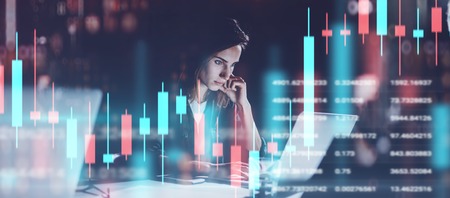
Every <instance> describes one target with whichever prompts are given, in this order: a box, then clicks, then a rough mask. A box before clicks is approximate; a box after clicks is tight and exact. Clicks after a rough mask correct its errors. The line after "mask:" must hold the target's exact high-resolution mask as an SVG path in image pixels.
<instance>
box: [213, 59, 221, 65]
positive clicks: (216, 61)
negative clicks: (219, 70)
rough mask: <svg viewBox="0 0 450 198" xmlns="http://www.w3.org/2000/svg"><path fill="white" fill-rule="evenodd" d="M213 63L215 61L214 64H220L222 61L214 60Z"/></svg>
mask: <svg viewBox="0 0 450 198" xmlns="http://www.w3.org/2000/svg"><path fill="white" fill-rule="evenodd" d="M214 63H215V64H216V65H222V61H221V60H215V61H214Z"/></svg>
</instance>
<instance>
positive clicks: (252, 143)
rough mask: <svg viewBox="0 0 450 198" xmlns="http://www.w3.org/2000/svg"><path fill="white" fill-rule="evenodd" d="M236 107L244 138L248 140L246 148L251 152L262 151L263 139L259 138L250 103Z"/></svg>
mask: <svg viewBox="0 0 450 198" xmlns="http://www.w3.org/2000/svg"><path fill="white" fill-rule="evenodd" d="M236 107H237V114H238V115H239V118H240V128H241V129H242V131H243V132H244V137H243V138H244V139H245V140H246V141H245V148H247V150H249V151H250V150H256V151H259V150H260V149H261V137H260V136H259V132H258V128H257V127H256V125H255V121H254V120H253V113H252V107H251V105H250V102H248V101H247V102H246V103H245V104H236ZM253 132H254V133H253Z"/></svg>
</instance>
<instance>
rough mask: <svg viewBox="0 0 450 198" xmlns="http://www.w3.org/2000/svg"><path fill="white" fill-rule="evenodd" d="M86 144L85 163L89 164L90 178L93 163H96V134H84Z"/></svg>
mask: <svg viewBox="0 0 450 198" xmlns="http://www.w3.org/2000/svg"><path fill="white" fill-rule="evenodd" d="M84 145H85V148H84V149H85V153H86V158H85V161H84V162H85V163H86V164H89V178H91V164H95V135H94V134H86V135H85V136H84Z"/></svg>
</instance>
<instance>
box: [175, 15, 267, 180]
mask: <svg viewBox="0 0 450 198" xmlns="http://www.w3.org/2000/svg"><path fill="white" fill-rule="evenodd" d="M199 24H200V26H199V27H197V28H193V29H192V30H193V31H194V32H195V37H196V38H194V39H192V41H194V44H192V48H191V50H190V52H189V54H188V58H187V61H186V66H187V67H185V70H184V71H183V72H182V75H180V81H179V82H180V83H179V84H180V86H181V88H182V89H183V90H188V101H187V102H188V104H187V106H188V108H189V110H188V113H187V115H186V116H184V119H183V120H182V124H179V123H178V124H174V125H175V126H174V125H172V126H173V127H175V128H176V129H175V130H176V131H175V132H174V134H175V138H174V140H173V141H172V146H171V147H172V148H177V149H176V150H177V151H178V152H177V153H181V155H180V156H178V157H171V156H170V155H171V154H170V152H169V154H168V155H169V156H168V157H169V160H170V158H174V159H176V161H177V164H178V170H180V173H182V174H185V175H186V174H187V175H189V174H190V173H192V171H198V170H204V171H208V170H209V167H217V168H218V167H219V166H222V165H227V164H229V162H230V156H231V153H230V148H231V146H232V145H239V146H241V151H242V153H241V161H242V162H247V161H248V152H249V151H250V150H256V151H261V150H263V149H261V148H262V146H263V142H264V141H263V140H262V139H261V137H260V135H259V132H258V130H257V128H256V126H255V124H254V120H253V115H252V108H251V105H250V102H249V101H248V98H247V85H246V83H245V81H244V79H243V78H242V77H239V76H235V75H233V71H234V69H235V67H236V64H237V63H238V62H239V60H240V57H241V54H242V52H243V50H245V47H246V46H247V43H248V41H249V37H248V36H247V34H245V32H244V31H242V29H241V28H240V26H239V24H238V22H237V21H236V20H234V19H229V18H211V17H210V18H207V19H204V20H202V22H201V23H199ZM196 115H197V116H196ZM198 115H204V117H203V119H204V120H203V121H204V140H200V141H199V140H197V142H196V139H195V138H196V134H195V133H196V132H198V129H199V128H200V127H199V126H200V125H198V124H199V123H201V119H202V117H201V116H198ZM196 124H197V125H196ZM197 138H198V136H197ZM200 139H202V138H200ZM199 142H200V144H201V145H198V144H199ZM214 143H222V144H223V155H222V156H220V157H219V156H217V155H216V156H214V155H213V144H214ZM196 144H197V145H196ZM172 153H174V152H173V150H172ZM260 153H262V152H260ZM186 162H188V163H186ZM189 164H190V165H192V164H197V165H199V166H198V167H196V168H195V170H193V168H194V167H191V166H190V165H189ZM200 164H201V165H200ZM205 167H206V169H205ZM228 167H229V166H228ZM210 172H211V171H210Z"/></svg>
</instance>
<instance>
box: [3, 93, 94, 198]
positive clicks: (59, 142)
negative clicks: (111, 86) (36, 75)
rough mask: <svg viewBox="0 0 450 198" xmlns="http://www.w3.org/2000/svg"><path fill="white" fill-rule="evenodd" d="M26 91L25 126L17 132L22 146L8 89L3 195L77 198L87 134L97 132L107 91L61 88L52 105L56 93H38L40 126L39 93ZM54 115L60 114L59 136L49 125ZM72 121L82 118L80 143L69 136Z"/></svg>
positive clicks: (78, 127)
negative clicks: (33, 116) (34, 115)
mask: <svg viewBox="0 0 450 198" xmlns="http://www.w3.org/2000/svg"><path fill="white" fill-rule="evenodd" d="M22 93H23V103H22V104H23V106H22V107H23V108H22V116H21V117H22V122H23V123H22V126H21V127H18V128H17V129H18V130H17V132H18V133H17V143H18V147H17V148H16V127H12V124H11V121H12V115H11V112H12V108H11V107H12V103H11V89H5V113H4V114H0V131H1V133H0V158H1V159H2V160H0V197H27V198H28V197H49V198H52V197H72V196H73V195H74V193H75V189H76V185H77V183H78V180H79V177H80V171H81V168H82V165H83V162H84V149H85V145H84V144H85V140H84V139H85V135H86V134H88V133H89V131H92V128H93V126H94V123H95V119H96V116H97V112H98V109H99V106H100V102H101V97H102V93H101V91H100V90H88V89H77V90H75V89H65V88H55V90H54V100H53V102H52V89H46V90H42V91H38V92H37V94H36V111H39V112H40V119H39V120H37V121H36V126H34V121H33V120H31V119H30V112H32V111H34V90H33V89H32V88H24V89H23V92H22ZM89 102H90V103H91V117H90V123H91V125H90V126H89V108H88V103H89ZM52 104H54V108H53V105H52ZM71 108H72V115H71ZM51 111H55V112H58V114H59V115H58V122H57V123H55V124H54V138H53V137H52V124H51V123H49V112H51ZM69 118H72V119H74V120H76V137H77V138H76V139H73V138H72V139H69V140H68V139H67V138H66V136H67V125H68V124H67V120H68V119H69ZM72 129H74V127H72ZM53 139H54V141H53ZM53 142H54V148H53ZM68 143H69V144H71V148H73V150H72V151H71V153H73V154H75V156H76V157H72V159H71V158H68V147H67V145H68ZM69 150H70V149H69Z"/></svg>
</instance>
